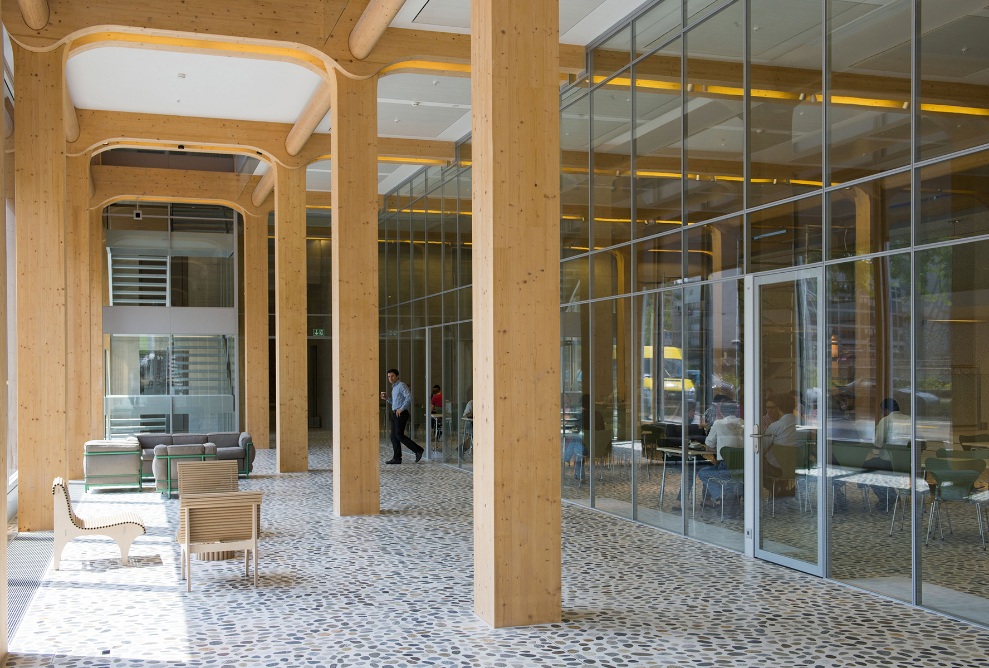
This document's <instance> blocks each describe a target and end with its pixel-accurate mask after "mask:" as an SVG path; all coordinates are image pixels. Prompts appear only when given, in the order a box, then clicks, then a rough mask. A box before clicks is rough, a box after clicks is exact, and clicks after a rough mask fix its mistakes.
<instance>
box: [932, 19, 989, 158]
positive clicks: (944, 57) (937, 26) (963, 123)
mask: <svg viewBox="0 0 989 668" xmlns="http://www.w3.org/2000/svg"><path fill="white" fill-rule="evenodd" d="M918 11H919V12H920V15H921V16H922V17H923V27H922V32H921V35H920V45H919V46H918V49H917V50H918V51H919V52H920V63H919V66H920V67H919V76H920V78H921V81H920V110H919V111H918V114H917V115H918V124H919V126H920V127H919V133H918V134H919V137H920V146H919V154H920V158H921V159H925V158H933V157H936V156H939V155H944V154H946V153H951V152H954V151H960V150H962V149H966V148H969V147H972V146H978V145H979V144H984V143H986V142H989V97H987V93H986V82H985V79H984V77H983V75H984V72H985V69H986V59H987V58H989V51H987V46H986V39H985V33H986V16H985V13H986V3H985V2H948V3H946V2H939V1H937V0H920V7H919V10H918Z"/></svg>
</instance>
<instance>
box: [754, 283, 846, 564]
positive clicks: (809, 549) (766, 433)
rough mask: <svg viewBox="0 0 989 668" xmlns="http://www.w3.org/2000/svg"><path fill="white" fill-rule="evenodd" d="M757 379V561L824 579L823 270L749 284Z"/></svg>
mask: <svg viewBox="0 0 989 668" xmlns="http://www.w3.org/2000/svg"><path fill="white" fill-rule="evenodd" d="M747 282H748V284H749V285H748V286H747V287H748V290H747V292H749V294H751V295H752V297H753V298H752V299H750V300H747V301H748V303H749V304H751V313H750V314H749V315H750V324H751V329H750V330H749V331H750V332H752V335H751V336H748V337H746V338H747V341H749V342H750V345H751V346H752V350H751V351H750V354H751V358H750V359H751V360H752V365H751V369H752V371H753V373H751V374H750V376H749V380H750V383H751V384H750V385H749V388H748V391H747V394H748V401H746V404H747V407H746V408H747V414H746V421H747V427H746V433H747V434H748V435H747V437H746V439H747V450H748V452H749V453H750V455H749V456H750V457H751V459H752V466H751V467H750V470H751V471H753V474H752V476H751V477H750V478H749V480H748V481H747V483H748V489H747V491H748V492H749V493H748V494H746V496H747V497H748V498H749V499H751V500H752V501H751V502H750V513H747V514H748V515H749V516H750V517H752V518H753V522H752V524H751V526H752V533H754V536H752V540H753V545H752V548H753V554H754V555H755V556H756V557H758V558H760V559H765V560H767V561H771V562H774V563H778V564H781V565H783V566H788V567H790V568H794V569H797V570H801V571H804V572H807V573H810V574H813V575H818V576H822V577H823V575H824V573H825V564H824V555H825V550H824V543H825V540H824V539H825V529H824V527H825V522H824V520H825V513H824V510H825V508H826V507H827V504H826V503H821V502H820V500H822V499H824V498H825V495H824V489H825V485H824V480H823V476H822V474H823V470H822V468H821V465H822V463H823V462H824V455H823V452H824V449H823V434H822V430H821V429H820V428H819V427H820V420H821V417H822V416H823V410H824V404H825V403H826V402H825V395H824V392H823V381H824V377H825V366H824V345H825V344H824V338H823V336H824V335H823V332H824V323H823V321H822V304H821V297H822V295H823V272H822V270H821V269H805V270H798V271H789V272H785V273H779V274H771V275H768V276H751V277H749V278H748V279H747Z"/></svg>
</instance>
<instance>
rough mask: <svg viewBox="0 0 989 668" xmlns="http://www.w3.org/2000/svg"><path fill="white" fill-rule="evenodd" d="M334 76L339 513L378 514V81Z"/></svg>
mask: <svg viewBox="0 0 989 668" xmlns="http://www.w3.org/2000/svg"><path fill="white" fill-rule="evenodd" d="M330 78H331V91H332V96H333V97H332V103H331V107H330V108H331V109H332V111H331V114H332V116H331V121H330V123H331V126H332V127H333V136H332V139H331V144H330V147H331V149H330V151H331V154H332V155H333V168H332V170H331V177H330V178H331V181H330V183H331V186H330V190H331V192H332V198H333V233H332V235H331V248H332V261H331V264H332V276H333V278H332V284H333V298H332V300H331V301H332V309H333V317H332V320H333V325H332V327H333V512H334V513H336V514H337V515H340V516H344V515H374V514H377V513H378V511H379V509H380V500H381V495H380V490H379V483H378V466H379V459H380V455H379V451H378V408H379V402H378V396H377V395H378V385H379V378H378V376H379V373H380V372H379V369H378V120H377V95H376V89H377V86H376V84H377V80H376V79H365V80H362V81H355V80H353V79H349V78H347V77H346V76H344V75H343V74H341V73H340V72H337V71H334V72H332V73H331V75H330Z"/></svg>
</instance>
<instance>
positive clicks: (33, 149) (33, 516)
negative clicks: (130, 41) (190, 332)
mask: <svg viewBox="0 0 989 668" xmlns="http://www.w3.org/2000/svg"><path fill="white" fill-rule="evenodd" d="M13 48H14V69H15V71H16V72H17V77H16V79H15V82H14V84H15V98H16V99H17V106H16V107H15V109H14V113H15V115H16V119H15V123H14V137H15V143H16V145H17V151H18V154H19V155H18V158H17V168H16V173H15V179H16V192H17V241H16V245H17V251H16V254H17V343H18V353H17V443H18V448H17V463H18V484H17V498H18V503H17V524H18V527H19V528H20V530H21V531H44V530H47V529H51V528H52V526H53V523H52V493H51V486H52V480H53V479H54V478H56V477H59V476H62V477H64V476H65V475H66V474H67V473H68V471H67V470H66V460H65V448H66V425H65V417H66V416H65V397H66V369H65V351H66V307H65V199H66V197H65V196H66V187H65V124H64V123H63V118H62V115H63V111H64V109H65V108H64V106H63V105H62V94H63V93H62V86H63V85H64V81H65V77H64V76H63V75H62V49H63V48H65V47H59V48H57V49H53V50H51V51H47V52H44V53H34V52H31V51H27V50H25V49H23V48H21V47H19V46H18V45H17V44H14V47H13ZM79 447H82V444H81V443H80V444H79Z"/></svg>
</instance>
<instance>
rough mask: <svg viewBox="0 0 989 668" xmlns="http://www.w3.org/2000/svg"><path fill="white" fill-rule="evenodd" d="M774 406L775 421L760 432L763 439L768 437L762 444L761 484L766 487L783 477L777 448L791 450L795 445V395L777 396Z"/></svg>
mask: <svg viewBox="0 0 989 668" xmlns="http://www.w3.org/2000/svg"><path fill="white" fill-rule="evenodd" d="M776 406H777V408H776V410H775V413H774V414H775V415H776V416H777V417H776V419H775V420H773V422H771V423H770V424H769V425H768V426H766V427H765V429H764V430H763V432H762V435H763V437H768V438H766V440H763V443H764V444H766V449H765V451H764V452H765V454H766V459H765V462H764V463H763V467H764V469H765V470H764V475H763V483H764V484H765V485H767V486H768V485H770V484H771V480H772V479H774V478H775V479H780V478H782V477H783V466H782V464H781V463H780V459H779V456H780V454H781V453H780V451H779V448H792V447H796V445H797V416H796V415H794V410H795V409H796V407H797V404H796V395H795V394H793V393H784V394H780V395H778V396H777V397H776ZM767 414H768V411H767Z"/></svg>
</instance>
